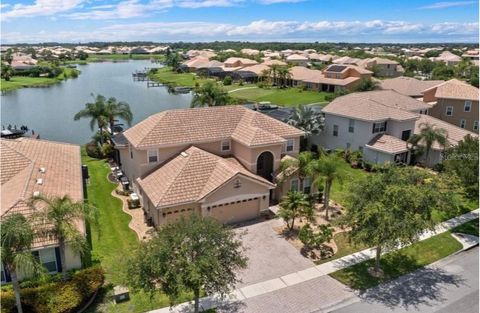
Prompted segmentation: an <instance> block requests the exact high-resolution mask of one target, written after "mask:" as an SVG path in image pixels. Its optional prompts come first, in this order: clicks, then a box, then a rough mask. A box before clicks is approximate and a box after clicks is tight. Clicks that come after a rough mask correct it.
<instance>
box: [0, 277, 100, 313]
mask: <svg viewBox="0 0 480 313" xmlns="http://www.w3.org/2000/svg"><path fill="white" fill-rule="evenodd" d="M103 281H104V272H103V269H102V268H101V267H90V268H87V269H84V270H80V271H78V272H76V273H74V274H73V275H72V278H71V279H70V280H68V281H66V282H53V283H46V284H42V285H40V286H38V287H35V288H24V289H21V291H20V297H21V300H22V305H23V310H24V311H25V312H32V313H71V312H76V310H77V309H79V308H80V307H81V306H82V305H84V304H85V303H86V302H87V301H88V300H89V299H90V298H91V297H92V296H93V295H94V293H95V292H97V290H98V289H99V288H100V287H101V286H102V285H103ZM1 302H2V308H1V312H2V313H10V312H16V307H15V294H14V293H13V290H11V289H10V288H8V289H4V290H2V293H1Z"/></svg>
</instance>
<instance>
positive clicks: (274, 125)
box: [124, 105, 303, 148]
mask: <svg viewBox="0 0 480 313" xmlns="http://www.w3.org/2000/svg"><path fill="white" fill-rule="evenodd" d="M124 135H125V137H126V138H127V139H128V141H129V142H130V144H132V145H133V146H134V147H136V148H146V147H153V146H173V145H179V144H195V143H200V142H212V141H218V140H225V139H233V140H236V141H238V142H241V143H243V144H246V145H248V146H257V145H264V144H275V143H281V142H285V141H286V140H285V139H284V138H286V137H294V136H301V135H303V132H302V131H301V130H298V129H296V128H294V127H292V126H290V125H287V124H285V123H282V122H280V121H277V120H276V119H274V118H271V117H269V116H267V115H265V114H262V113H259V112H256V111H252V110H250V109H247V108H245V107H243V106H237V105H232V106H222V107H208V108H196V109H178V110H168V111H164V112H161V113H158V114H155V115H152V116H150V117H148V118H146V119H145V120H143V121H142V122H140V123H138V124H137V125H135V126H133V127H132V128H130V129H128V130H126V131H125V132H124Z"/></svg>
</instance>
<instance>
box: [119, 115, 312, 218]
mask: <svg viewBox="0 0 480 313" xmlns="http://www.w3.org/2000/svg"><path fill="white" fill-rule="evenodd" d="M302 135H303V132H302V131H300V130H298V129H296V128H294V127H292V126H290V125H287V124H285V123H283V122H280V121H278V120H275V119H273V118H271V117H269V116H266V115H264V114H262V113H259V112H255V111H252V110H250V109H247V108H245V107H243V106H224V107H209V108H196V109H179V110H169V111H164V112H161V113H158V114H155V115H152V116H150V117H148V118H147V119H145V120H144V121H142V122H140V123H138V124H137V125H135V126H133V127H132V128H130V129H128V130H126V131H125V132H124V133H122V134H121V136H123V137H124V140H118V138H116V142H117V144H116V145H115V148H116V149H118V151H119V154H120V161H121V168H122V170H123V172H124V173H125V175H126V176H127V177H128V179H129V180H130V181H131V182H133V188H134V189H135V190H136V191H137V192H138V193H139V195H140V197H141V199H142V203H143V207H144V210H145V214H146V215H147V217H148V218H149V219H151V221H152V222H153V223H154V225H156V226H160V225H162V224H164V223H166V222H169V221H170V220H172V219H176V218H178V217H179V216H182V215H183V214H187V213H191V212H192V211H193V212H195V213H197V214H201V215H203V216H212V217H214V218H216V219H218V220H220V221H222V222H224V223H235V222H239V221H243V220H248V219H252V218H255V217H257V216H258V215H259V214H260V211H262V210H265V209H267V208H268V206H269V201H270V200H271V199H272V198H275V197H277V196H282V194H281V193H280V194H279V193H277V192H275V189H276V188H281V187H282V186H281V185H283V184H284V183H285V182H283V183H279V184H278V186H277V185H275V184H274V181H275V180H274V179H275V177H274V175H275V173H276V171H277V169H278V168H279V167H280V163H281V159H282V158H283V157H285V156H286V155H289V156H291V157H295V156H296V155H297V154H298V153H299V147H300V137H301V136H302ZM295 187H296V186H295V185H294V186H293V188H295ZM297 188H298V186H297ZM289 189H290V188H289ZM277 199H278V198H277Z"/></svg>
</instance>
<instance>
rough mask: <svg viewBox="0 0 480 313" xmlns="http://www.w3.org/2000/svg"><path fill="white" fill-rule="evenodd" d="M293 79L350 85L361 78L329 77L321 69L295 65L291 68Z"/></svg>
mask: <svg viewBox="0 0 480 313" xmlns="http://www.w3.org/2000/svg"><path fill="white" fill-rule="evenodd" d="M290 75H291V79H293V80H298V81H302V82H306V83H315V84H329V85H337V86H348V85H349V84H351V83H353V82H355V81H357V80H359V79H360V78H359V77H347V78H344V79H340V78H339V79H337V78H327V77H325V75H324V74H323V73H322V71H319V70H311V69H308V68H306V67H303V66H293V67H291V68H290Z"/></svg>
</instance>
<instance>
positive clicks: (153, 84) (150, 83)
mask: <svg viewBox="0 0 480 313" xmlns="http://www.w3.org/2000/svg"><path fill="white" fill-rule="evenodd" d="M163 86H164V85H163V84H162V83H160V82H155V81H152V80H147V88H150V87H163Z"/></svg>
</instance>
